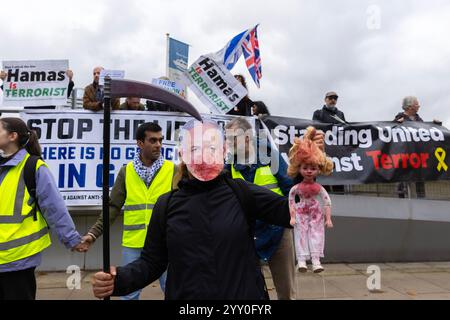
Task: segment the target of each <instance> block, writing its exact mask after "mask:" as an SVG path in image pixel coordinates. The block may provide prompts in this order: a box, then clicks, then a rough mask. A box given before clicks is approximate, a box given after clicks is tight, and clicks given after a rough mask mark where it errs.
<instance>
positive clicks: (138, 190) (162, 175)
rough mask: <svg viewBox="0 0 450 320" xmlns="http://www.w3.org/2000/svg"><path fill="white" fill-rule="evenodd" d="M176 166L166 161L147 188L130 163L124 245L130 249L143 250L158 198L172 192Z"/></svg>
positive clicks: (126, 183)
mask: <svg viewBox="0 0 450 320" xmlns="http://www.w3.org/2000/svg"><path fill="white" fill-rule="evenodd" d="M174 168H175V166H174V164H173V163H172V162H170V161H164V163H163V165H162V167H161V168H160V169H159V171H158V172H157V173H156V175H155V177H154V178H153V180H152V182H151V184H150V186H149V187H148V188H147V186H146V185H145V183H144V181H142V179H141V178H140V177H139V175H138V174H137V173H136V171H135V170H134V167H133V162H129V163H128V164H127V167H126V172H125V187H126V192H127V196H126V199H125V205H124V216H123V235H122V245H123V246H124V247H128V248H143V247H144V242H145V236H146V235H147V227H148V225H149V223H150V218H151V217H152V213H153V207H154V206H155V203H156V201H157V200H158V198H159V197H160V196H161V195H163V194H164V193H167V192H169V191H170V190H172V180H173V174H174Z"/></svg>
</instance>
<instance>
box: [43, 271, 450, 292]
mask: <svg viewBox="0 0 450 320" xmlns="http://www.w3.org/2000/svg"><path fill="white" fill-rule="evenodd" d="M373 266H377V267H378V268H379V269H377V267H375V268H374V267H373ZM323 267H324V268H325V271H324V272H322V273H320V274H314V273H312V272H311V271H310V270H308V272H307V273H298V272H297V273H296V284H297V299H325V300H367V299H369V300H450V262H415V263H373V264H324V265H323ZM369 267H370V268H369ZM368 268H369V270H372V269H377V270H379V273H378V272H375V273H373V271H372V272H369V273H368ZM263 272H264V275H265V277H266V283H267V288H268V290H269V295H270V298H271V299H272V300H276V299H277V297H276V291H275V288H274V285H273V281H272V277H271V275H270V271H269V269H268V267H267V266H263ZM94 273H95V271H81V272H80V274H79V279H80V280H81V281H80V283H79V284H80V285H79V288H74V289H73V290H70V289H68V288H67V282H69V283H74V282H71V281H70V280H71V279H73V278H70V279H69V277H71V275H70V274H68V273H65V272H37V274H36V278H37V287H38V289H37V297H36V298H37V299H38V300H95V299H96V298H95V297H94V295H93V293H92V286H91V284H90V281H91V278H92V275H93V274H94ZM377 275H380V277H379V278H378V279H379V282H378V283H379V286H377V284H378V283H377V280H376V279H375V277H376V276H377ZM68 279H69V281H68ZM368 282H369V285H370V289H369V288H368ZM112 299H117V298H112ZM141 299H143V300H162V299H163V294H162V292H161V289H160V287H159V282H158V281H156V282H154V283H152V284H150V285H149V286H147V287H146V288H144V289H143V291H142V294H141Z"/></svg>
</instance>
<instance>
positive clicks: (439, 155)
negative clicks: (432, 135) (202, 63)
mask: <svg viewBox="0 0 450 320" xmlns="http://www.w3.org/2000/svg"><path fill="white" fill-rule="evenodd" d="M434 155H435V157H436V159H437V160H438V161H439V164H438V166H437V169H438V171H441V170H442V169H444V171H447V170H448V166H447V164H446V163H445V161H444V160H445V156H446V155H447V152H445V150H444V149H442V148H440V147H439V148H437V149H436V151H434Z"/></svg>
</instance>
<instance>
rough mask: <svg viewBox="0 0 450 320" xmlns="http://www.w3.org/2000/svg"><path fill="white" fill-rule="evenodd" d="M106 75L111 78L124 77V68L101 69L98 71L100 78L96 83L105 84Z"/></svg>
mask: <svg viewBox="0 0 450 320" xmlns="http://www.w3.org/2000/svg"><path fill="white" fill-rule="evenodd" d="M106 76H108V77H110V78H111V79H123V78H125V71H124V70H102V71H101V72H100V78H99V80H98V84H99V85H101V86H103V85H104V84H105V77H106Z"/></svg>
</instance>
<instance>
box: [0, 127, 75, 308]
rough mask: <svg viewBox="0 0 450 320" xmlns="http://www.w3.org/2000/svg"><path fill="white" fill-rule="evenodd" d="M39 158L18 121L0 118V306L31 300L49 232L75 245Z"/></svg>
mask: <svg viewBox="0 0 450 320" xmlns="http://www.w3.org/2000/svg"><path fill="white" fill-rule="evenodd" d="M40 157H41V147H40V145H39V141H38V137H37V135H36V132H35V131H33V130H30V129H28V127H27V125H26V124H25V122H23V121H22V120H21V119H19V118H0V300H34V299H35V297H36V277H35V274H34V270H35V268H36V267H37V266H38V265H39V264H40V263H41V259H42V254H41V252H42V251H43V250H44V249H45V248H47V247H48V246H50V244H51V240H50V235H49V232H48V229H49V228H50V229H53V230H55V232H56V234H57V235H58V238H59V240H60V241H61V243H63V244H64V245H65V246H66V247H67V248H68V249H72V250H77V249H78V246H79V245H80V242H81V236H80V235H79V233H78V232H77V231H76V230H75V225H74V223H73V220H72V218H71V216H70V214H69V212H68V211H67V208H66V206H65V203H64V200H63V198H62V197H61V194H60V193H59V191H58V187H57V186H56V183H55V180H54V179H53V177H52V175H51V173H50V170H49V169H48V167H47V165H46V164H45V162H44V161H42V160H41V159H40ZM31 173H32V174H31ZM30 176H31V177H34V179H30ZM30 181H31V182H30Z"/></svg>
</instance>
